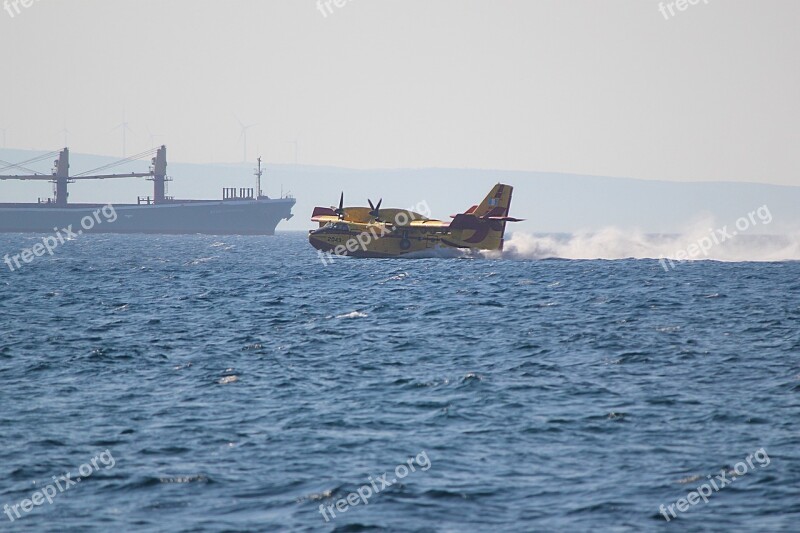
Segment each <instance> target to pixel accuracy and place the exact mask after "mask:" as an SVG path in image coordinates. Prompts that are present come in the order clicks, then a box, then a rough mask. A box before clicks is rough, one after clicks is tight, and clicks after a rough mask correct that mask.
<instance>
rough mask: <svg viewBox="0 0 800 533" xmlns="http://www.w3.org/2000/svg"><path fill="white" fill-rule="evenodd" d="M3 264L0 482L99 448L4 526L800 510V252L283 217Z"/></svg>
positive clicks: (32, 485) (616, 517)
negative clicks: (363, 254)
mask: <svg viewBox="0 0 800 533" xmlns="http://www.w3.org/2000/svg"><path fill="white" fill-rule="evenodd" d="M40 241H41V236H35V235H16V234H15V235H2V236H0V253H2V254H6V253H8V254H15V253H19V252H20V251H21V250H22V249H23V248H29V247H31V246H32V245H33V244H35V243H36V242H40ZM0 268H2V270H0V316H2V318H1V319H0V405H2V407H3V408H2V410H0V443H1V445H0V506H6V505H8V506H14V505H19V504H20V502H23V501H24V500H26V499H30V498H31V497H32V495H33V494H34V493H35V492H37V491H41V490H45V489H46V488H47V487H48V486H52V485H54V484H55V483H56V480H58V479H59V478H58V476H62V475H64V474H65V473H67V472H70V473H71V475H72V478H73V479H74V478H75V477H76V476H80V472H79V470H80V469H84V470H85V471H86V472H87V473H88V472H89V470H91V474H90V475H88V476H83V477H82V478H81V481H80V482H79V483H78V482H76V483H74V484H72V485H70V486H69V488H66V489H65V490H63V491H61V490H59V491H58V492H57V494H56V495H55V497H53V498H52V501H53V503H52V504H51V503H48V502H47V501H44V502H43V503H40V505H37V506H33V508H32V509H30V510H29V512H24V511H19V512H20V515H19V516H20V517H19V518H17V517H16V516H15V515H14V510H13V509H12V508H11V507H9V508H7V509H10V511H9V512H8V513H6V511H5V510H3V514H0V531H12V532H17V531H25V532H28V531H36V532H39V531H64V532H73V531H74V532H95V531H114V532H123V531H124V532H127V531H187V532H218V531H258V532H260V531H265V532H267V531H420V532H422V531H431V532H434V531H442V532H464V531H493V532H501V531H524V532H527V531H618V532H628V531H630V532H639V531H720V530H725V531H787V532H788V531H798V524H800V432H799V431H798V423H799V422H800V359H799V358H798V355H799V354H800V263H798V262H780V263H720V262H711V261H698V262H687V263H680V264H678V265H677V266H676V268H675V269H674V270H670V271H669V272H666V271H665V270H664V269H663V268H662V267H661V265H659V263H658V262H657V261H654V260H635V259H630V260H618V261H599V260H594V261H593V260H584V261H568V260H508V259H474V258H473V259H434V258H430V259H415V260H409V259H382V260H373V259H370V260H358V259H339V260H336V261H334V262H333V263H332V264H330V265H325V264H323V262H321V261H320V260H319V258H318V256H317V254H316V253H315V251H314V250H313V249H312V248H311V247H310V246H309V245H308V243H307V242H306V237H305V235H304V234H302V233H282V234H278V235H277V236H275V237H274V238H263V237H209V236H177V237H176V236H158V237H153V236H119V235H84V236H81V237H80V238H78V239H76V240H74V241H70V242H68V243H66V244H64V245H63V246H60V247H59V248H58V249H57V250H56V252H55V254H54V255H53V256H52V257H50V256H45V257H41V258H36V259H35V260H34V261H32V262H31V263H30V264H27V265H23V267H22V268H21V269H19V270H17V271H14V272H11V271H10V270H9V269H8V268H6V266H5V265H4V264H0ZM101 453H105V454H106V455H105V456H103V457H104V459H110V458H113V461H110V460H107V461H105V462H102V461H101V462H98V460H97V459H98V457H101V456H100V455H99V454H101ZM754 454H755V455H754ZM748 457H749V458H750V462H751V465H752V466H750V465H747V464H746V462H745V460H746V459H747V458H748ZM754 458H755V459H754ZM92 459H94V460H95V465H94V466H92V465H91V464H90V462H91V460H92ZM87 463H88V465H87ZM742 464H745V467H746V470H745V472H744V473H739V472H741V465H742ZM82 465H83V466H82ZM402 465H405V466H404V468H406V470H403V469H402V468H399V467H400V466H402ZM411 466H413V467H414V471H411V470H410V468H408V467H411ZM423 466H427V468H423ZM84 467H86V468H84ZM737 468H739V470H738V471H737ZM721 472H723V473H724V476H723V477H725V478H726V480H727V481H728V482H727V486H725V487H722V488H719V490H714V491H713V493H712V494H711V495H710V496H709V497H708V498H707V499H708V503H706V502H704V501H702V500H700V501H699V502H696V503H695V504H693V505H689V506H688V508H687V509H686V510H685V511H683V512H676V516H677V517H673V516H672V515H669V514H667V515H666V516H667V517H669V518H670V521H667V519H666V518H665V515H664V514H663V513H662V512H660V506H662V505H663V506H665V508H666V506H669V505H673V509H674V508H675V507H674V506H675V504H676V502H677V501H678V500H680V499H682V498H686V497H687V495H688V494H689V493H690V492H692V491H694V490H695V489H696V488H697V487H699V486H701V485H702V484H704V483H710V482H711V481H712V480H713V479H715V476H718V475H720V473H721ZM383 474H386V477H385V478H384V479H383V481H380V482H379V480H380V479H381V477H382V476H383ZM404 474H405V475H404ZM54 476H56V478H55V479H54ZM59 482H60V483H62V485H63V484H65V483H64V482H62V481H60V480H59ZM383 482H388V483H389V486H385V487H383V486H382V483H383ZM719 483H721V482H719ZM719 483H718V484H719ZM364 487H370V491H371V492H373V494H371V495H370V497H369V498H368V499H367V503H366V504H365V503H364V502H363V501H361V500H360V498H356V497H351V498H350V499H351V501H357V504H356V505H352V504H350V503H348V502H347V498H348V495H349V494H351V493H355V494H358V491H359V490H360V491H361V492H362V493H363V494H366V489H364ZM373 489H375V490H373ZM49 490H51V491H52V490H54V489H52V488H51V489H49ZM341 502H344V504H342V503H341ZM337 503H338V506H339V509H337ZM342 508H343V509H345V510H344V511H342V510H341V509H342ZM4 509H6V508H4ZM17 509H21V508H20V507H17ZM334 513H335V515H336V516H335V518H334V517H333V516H332V514H334ZM9 516H10V517H13V518H14V520H13V521H12V520H11V519H10V518H9ZM326 520H327V521H326Z"/></svg>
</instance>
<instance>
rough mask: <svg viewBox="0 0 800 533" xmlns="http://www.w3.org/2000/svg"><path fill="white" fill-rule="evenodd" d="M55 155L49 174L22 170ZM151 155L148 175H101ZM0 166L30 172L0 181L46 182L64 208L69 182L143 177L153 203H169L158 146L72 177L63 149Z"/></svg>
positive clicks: (164, 161)
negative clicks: (51, 187)
mask: <svg viewBox="0 0 800 533" xmlns="http://www.w3.org/2000/svg"><path fill="white" fill-rule="evenodd" d="M55 153H58V159H56V160H55V161H54V162H53V165H54V166H53V171H52V174H49V175H48V174H41V173H39V172H35V171H33V170H31V169H30V168H27V167H24V166H22V165H30V164H33V163H35V162H38V161H42V160H43V159H46V158H48V157H51V156H52V155H53V154H55ZM149 156H154V157H153V158H152V159H151V166H150V170H149V171H148V172H128V173H123V174H103V173H102V172H106V171H108V170H109V169H112V168H114V167H117V166H119V165H122V164H125V163H130V162H131V161H135V160H137V159H142V158H144V157H149ZM0 163H2V164H5V165H6V166H5V167H3V168H0V172H2V171H4V170H8V169H11V168H17V169H21V170H24V171H26V172H30V174H19V175H2V174H0V180H21V181H49V182H51V183H53V184H54V185H55V201H54V202H53V205H54V206H55V207H66V206H67V203H68V202H67V199H68V197H69V192H68V191H67V185H68V184H70V183H76V182H77V181H78V180H105V179H118V178H147V179H148V180H150V181H152V182H153V203H154V204H156V205H158V204H163V203H167V202H169V201H170V200H171V198H169V197H167V196H166V183H167V182H168V181H171V179H170V178H169V177H167V147H166V146H164V145H162V146H160V147H159V148H154V149H151V150H148V151H146V152H142V153H141V154H136V155H134V156H131V157H127V158H125V159H122V160H120V161H117V162H115V163H111V164H108V165H103V166H101V167H98V168H95V169H93V170H89V171H87V172H82V173H80V174H77V175H75V176H70V175H69V148H64V149H63V150H61V151H60V152H50V153H48V154H45V155H43V156H38V157H36V158H34V159H30V160H28V161H23V162H22V163H18V164H15V163H8V162H5V161H0ZM147 203H150V199H149V198H148V199H147Z"/></svg>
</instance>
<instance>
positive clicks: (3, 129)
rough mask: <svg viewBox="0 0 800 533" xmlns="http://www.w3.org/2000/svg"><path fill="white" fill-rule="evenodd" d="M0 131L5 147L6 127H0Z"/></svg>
mask: <svg viewBox="0 0 800 533" xmlns="http://www.w3.org/2000/svg"><path fill="white" fill-rule="evenodd" d="M0 131H2V132H3V148H5V147H6V129H5V128H0Z"/></svg>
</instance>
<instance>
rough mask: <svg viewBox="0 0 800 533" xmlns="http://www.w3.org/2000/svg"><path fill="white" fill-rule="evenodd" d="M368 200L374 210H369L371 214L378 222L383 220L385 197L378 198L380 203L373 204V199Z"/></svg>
mask: <svg viewBox="0 0 800 533" xmlns="http://www.w3.org/2000/svg"><path fill="white" fill-rule="evenodd" d="M367 202H369V207H370V209H372V211H370V212H369V216H371V217H372V218H374V219H375V221H376V222H381V204H382V203H383V198H381V199H380V200H378V205H377V206H374V205H372V200H370V199H369V198H367Z"/></svg>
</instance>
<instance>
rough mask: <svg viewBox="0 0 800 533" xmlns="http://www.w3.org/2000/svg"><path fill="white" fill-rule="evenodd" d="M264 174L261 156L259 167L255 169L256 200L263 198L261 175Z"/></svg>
mask: <svg viewBox="0 0 800 533" xmlns="http://www.w3.org/2000/svg"><path fill="white" fill-rule="evenodd" d="M263 175H264V171H263V170H261V158H260V157H259V158H258V168H257V169H256V171H255V176H256V192H257V194H256V200H258V199H259V198H261V197H262V196H263V195H264V194H263V193H262V192H261V176H263Z"/></svg>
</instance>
